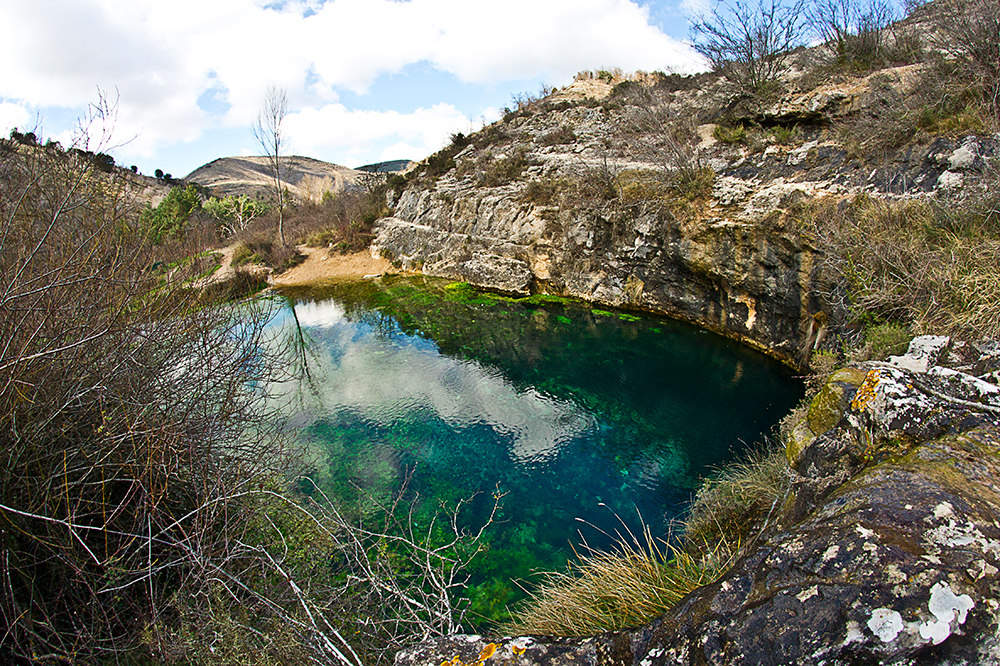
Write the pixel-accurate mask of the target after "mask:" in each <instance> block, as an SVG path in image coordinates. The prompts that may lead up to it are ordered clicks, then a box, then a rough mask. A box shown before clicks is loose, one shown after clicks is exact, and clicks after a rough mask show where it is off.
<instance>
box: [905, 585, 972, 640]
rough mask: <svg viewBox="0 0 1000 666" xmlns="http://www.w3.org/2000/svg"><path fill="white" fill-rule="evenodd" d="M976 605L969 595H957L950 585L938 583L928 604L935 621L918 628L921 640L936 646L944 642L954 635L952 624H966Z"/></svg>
mask: <svg viewBox="0 0 1000 666" xmlns="http://www.w3.org/2000/svg"><path fill="white" fill-rule="evenodd" d="M975 605H976V603H975V602H974V601H973V600H972V597H970V596H969V595H967V594H955V592H954V591H953V590H952V589H951V586H950V585H948V583H946V582H944V581H939V582H937V583H936V584H935V585H934V587H932V588H931V598H930V601H928V602H927V608H928V610H930V612H931V615H933V616H934V619H933V620H929V621H927V622H924V623H922V624H921V625H920V626H919V627H918V629H919V631H920V636H921V638H923V639H925V640H929V641H931V642H932V643H934V645H938V644H940V643H942V642H944V640H945V639H946V638H948V636H950V635H951V633H952V622H954V621H956V620H957V621H958V624H959V625H962V624H965V619H966V617H968V613H969V611H970V610H972V609H973V608H974V607H975Z"/></svg>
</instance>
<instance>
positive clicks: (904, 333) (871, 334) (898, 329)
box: [865, 322, 913, 361]
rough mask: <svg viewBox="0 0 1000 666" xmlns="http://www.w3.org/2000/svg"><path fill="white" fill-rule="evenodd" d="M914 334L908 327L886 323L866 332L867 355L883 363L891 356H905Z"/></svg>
mask: <svg viewBox="0 0 1000 666" xmlns="http://www.w3.org/2000/svg"><path fill="white" fill-rule="evenodd" d="M912 338H913V334H912V333H911V332H910V329H909V327H908V326H903V325H902V324H895V323H891V322H890V323H885V324H878V325H876V326H872V327H871V328H869V329H867V330H865V348H866V350H865V355H866V356H867V357H868V358H870V359H875V360H877V361H882V360H885V359H886V358H888V357H889V356H899V355H901V354H903V353H904V352H905V351H906V349H907V347H908V346H909V344H910V340H911V339H912Z"/></svg>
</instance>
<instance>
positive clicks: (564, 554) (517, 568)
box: [281, 277, 801, 618]
mask: <svg viewBox="0 0 1000 666" xmlns="http://www.w3.org/2000/svg"><path fill="white" fill-rule="evenodd" d="M283 293H284V294H285V295H286V296H287V297H288V302H289V307H288V308H286V309H285V311H284V312H283V313H282V315H281V325H282V326H286V327H288V328H289V330H293V329H294V326H295V320H296V319H297V322H298V325H299V326H300V327H301V331H302V335H303V338H304V340H305V341H306V349H307V352H306V354H305V358H306V361H307V367H308V370H309V379H308V381H303V382H301V383H299V384H295V385H289V386H286V387H284V389H285V398H286V402H287V409H288V411H289V414H290V416H291V422H292V424H293V426H294V427H295V429H296V433H297V436H298V437H299V438H300V441H302V442H303V443H304V444H305V445H306V446H307V447H309V449H310V450H311V451H312V452H313V454H314V456H315V458H316V463H315V464H314V466H313V468H312V474H311V476H312V480H313V481H314V482H315V483H316V484H317V485H318V486H319V487H320V488H322V489H323V490H324V492H326V493H328V494H329V495H331V497H334V498H338V499H337V501H349V500H352V499H357V498H358V497H359V496H363V495H371V496H374V497H387V496H389V495H390V494H391V493H392V492H393V491H394V490H395V489H397V488H398V487H399V485H400V484H401V483H402V480H403V479H404V478H405V477H406V476H407V475H408V474H410V475H412V479H411V481H410V490H411V491H412V492H416V493H419V494H420V496H421V497H424V498H435V499H442V500H445V501H456V500H458V499H461V498H465V497H468V496H470V495H472V494H473V493H476V492H480V493H481V494H480V495H479V496H478V498H477V502H476V503H474V504H473V506H472V510H471V511H469V512H467V514H466V519H467V520H469V521H470V523H473V522H475V520H476V519H482V518H483V517H484V516H485V515H486V514H485V512H486V511H488V509H489V508H490V506H491V499H490V498H491V495H492V493H493V492H494V491H495V490H496V489H499V490H500V491H501V492H503V493H506V495H505V497H504V499H503V506H502V509H501V511H500V514H499V518H500V520H501V521H502V522H500V523H499V524H497V525H495V526H494V527H493V528H492V529H491V531H490V532H489V534H488V537H487V538H488V545H489V550H488V552H486V553H484V554H483V555H480V556H479V558H478V560H477V564H476V567H475V569H474V571H473V572H472V573H473V580H472V581H471V583H472V585H471V587H470V590H469V596H470V598H471V599H472V603H473V610H474V611H475V612H477V613H481V614H483V615H485V616H488V617H492V618H498V617H502V616H503V615H504V608H505V605H506V604H509V603H511V602H513V601H515V600H516V599H517V598H519V596H520V592H519V590H518V589H517V588H516V586H514V585H513V584H512V583H511V582H510V579H512V578H515V579H517V578H521V579H524V578H527V579H528V584H529V585H530V580H531V579H530V574H531V572H532V570H534V569H538V568H541V569H553V568H557V567H559V566H561V565H564V564H565V562H566V560H567V559H568V558H570V557H571V556H572V551H571V544H578V543H579V542H580V539H581V536H582V537H583V538H585V539H586V540H587V541H588V542H589V543H591V544H592V545H596V546H602V545H605V542H604V538H603V537H602V536H601V531H602V530H603V531H606V532H613V531H614V530H615V529H616V528H617V527H619V526H620V524H619V523H618V522H617V519H616V518H615V515H616V514H617V515H618V516H620V517H621V519H622V520H624V521H625V522H626V523H627V524H629V525H631V526H633V527H634V526H635V525H637V522H638V519H637V515H639V514H641V516H642V518H643V519H644V520H645V522H646V523H647V524H649V525H650V526H651V528H652V530H653V532H654V533H658V534H665V533H666V532H667V531H668V529H669V524H670V521H671V520H672V519H673V518H675V517H676V516H677V515H678V514H679V513H680V512H682V511H683V509H684V506H685V504H686V503H687V502H689V500H690V498H691V496H692V493H693V492H694V490H696V488H697V486H698V483H699V479H701V478H703V477H704V476H705V475H707V474H709V473H711V472H712V470H713V469H715V468H717V467H718V466H720V465H722V464H724V463H725V462H727V461H728V460H731V459H732V458H733V457H734V456H738V455H739V454H740V452H741V451H743V450H744V449H745V447H746V446H747V445H749V444H753V443H754V442H757V441H759V440H760V439H761V436H762V435H763V434H765V433H767V432H768V431H769V430H770V429H771V428H772V427H773V426H774V424H775V423H776V422H777V421H778V420H779V419H780V418H781V416H783V415H784V414H785V413H786V412H787V411H788V409H789V408H790V407H791V406H793V405H794V404H795V403H796V402H797V400H798V399H799V398H800V397H801V386H800V384H799V383H798V382H797V381H795V380H794V379H793V378H792V376H791V374H790V372H789V371H788V370H787V369H786V368H784V367H783V366H781V365H780V364H778V363H777V362H775V361H773V360H771V359H769V358H767V357H765V356H763V355H762V354H760V353H758V352H755V351H753V350H750V349H748V348H746V347H744V346H742V345H739V344H737V343H735V342H733V341H731V340H727V339H725V338H722V337H720V336H717V335H715V334H712V333H709V332H706V331H703V330H700V329H698V328H695V327H693V326H690V325H687V324H684V323H681V322H677V321H673V320H670V319H666V318H662V317H653V316H637V315H634V314H627V313H619V312H610V311H604V310H600V309H596V310H595V309H593V308H592V307H590V306H589V305H586V304H583V303H578V302H571V301H565V300H562V299H554V298H551V297H534V298H531V299H519V300H518V299H505V298H502V297H498V296H494V295H489V294H483V293H479V292H477V291H475V290H473V289H471V288H470V287H468V286H467V285H464V284H460V283H452V284H449V283H447V282H445V281H439V280H430V279H424V278H401V277H395V278H391V277H390V278H382V279H380V280H375V281H367V282H361V283H351V284H342V285H335V286H331V287H329V288H326V289H323V290H289V291H285V292H283ZM293 307H294V313H293V310H292V308H293ZM426 501H428V502H429V504H431V505H433V502H432V501H431V500H429V499H428V500H426ZM477 512H478V515H477Z"/></svg>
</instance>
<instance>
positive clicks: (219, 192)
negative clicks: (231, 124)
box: [184, 155, 363, 201]
mask: <svg viewBox="0 0 1000 666" xmlns="http://www.w3.org/2000/svg"><path fill="white" fill-rule="evenodd" d="M281 168H282V181H283V182H284V184H285V186H286V187H287V188H288V191H289V192H290V193H291V194H292V196H293V197H295V198H297V199H302V200H308V199H312V200H314V201H319V200H320V199H321V198H322V197H323V193H324V192H326V191H328V190H329V191H331V192H333V193H334V194H337V193H339V192H345V191H350V190H355V189H359V188H360V185H359V184H358V179H359V178H360V177H361V175H362V173H363V172H362V171H359V170H357V169H350V168H348V167H345V166H340V165H339V164H331V163H329V162H323V161H322V160H316V159H313V158H311V157H301V156H298V155H293V156H291V157H283V158H281ZM184 180H186V181H189V182H192V183H195V184H197V185H201V186H203V187H205V188H207V189H208V190H209V191H210V192H211V193H212V194H214V195H215V196H220V197H221V196H227V195H230V194H248V195H251V196H255V197H267V196H269V195H270V194H271V192H272V188H273V187H274V184H273V180H272V176H271V168H270V166H269V165H268V163H267V158H266V157H256V156H254V157H222V158H220V159H217V160H213V161H212V162H209V163H208V164H206V165H204V166H201V167H198V168H197V169H195V170H194V171H192V172H191V173H189V174H188V175H187V176H185V178H184Z"/></svg>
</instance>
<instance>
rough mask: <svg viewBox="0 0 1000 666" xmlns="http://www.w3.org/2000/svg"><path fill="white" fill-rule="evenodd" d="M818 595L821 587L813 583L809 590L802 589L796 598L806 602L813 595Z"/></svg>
mask: <svg viewBox="0 0 1000 666" xmlns="http://www.w3.org/2000/svg"><path fill="white" fill-rule="evenodd" d="M817 596H819V587H818V586H816V585H813V586H812V587H810V588H809V589H808V590H802V591H801V592H799V593H798V594H796V595H795V598H796V599H798V600H799V601H800V602H802V603H805V602H807V601H809V600H810V599H812V598H813V597H817Z"/></svg>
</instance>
